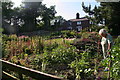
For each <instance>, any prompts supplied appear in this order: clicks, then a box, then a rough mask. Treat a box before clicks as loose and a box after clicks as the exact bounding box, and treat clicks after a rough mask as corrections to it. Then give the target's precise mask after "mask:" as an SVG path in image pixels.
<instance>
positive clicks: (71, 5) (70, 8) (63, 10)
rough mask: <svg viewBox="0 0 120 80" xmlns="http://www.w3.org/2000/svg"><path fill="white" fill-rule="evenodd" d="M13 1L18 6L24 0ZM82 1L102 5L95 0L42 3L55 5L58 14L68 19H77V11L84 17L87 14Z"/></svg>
mask: <svg viewBox="0 0 120 80" xmlns="http://www.w3.org/2000/svg"><path fill="white" fill-rule="evenodd" d="M11 1H13V2H14V3H15V7H16V6H19V5H20V4H21V1H22V0H11ZM33 1H35V0H33ZM37 1H38V0H37ZM39 1H41V0H39ZM82 2H84V4H85V5H86V6H89V4H91V6H92V8H93V7H94V6H95V5H96V6H99V5H100V3H99V2H97V1H95V0H43V1H42V3H43V4H46V6H47V7H50V6H52V5H55V10H56V11H57V14H56V16H62V17H63V18H64V19H66V20H69V19H75V18H76V13H79V14H80V17H84V16H85V15H87V14H86V13H85V12H84V11H83V8H82V5H81V4H82Z"/></svg>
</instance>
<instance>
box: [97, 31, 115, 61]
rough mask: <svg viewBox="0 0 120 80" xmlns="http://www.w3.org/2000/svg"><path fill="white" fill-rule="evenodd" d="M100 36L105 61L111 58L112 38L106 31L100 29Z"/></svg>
mask: <svg viewBox="0 0 120 80" xmlns="http://www.w3.org/2000/svg"><path fill="white" fill-rule="evenodd" d="M99 35H101V36H102V39H101V45H102V51H103V57H104V59H105V58H106V57H108V56H110V49H111V47H112V43H113V40H112V36H111V35H110V34H108V33H107V31H106V30H105V29H100V31H99Z"/></svg>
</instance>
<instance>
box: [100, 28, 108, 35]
mask: <svg viewBox="0 0 120 80" xmlns="http://www.w3.org/2000/svg"><path fill="white" fill-rule="evenodd" d="M99 35H101V36H103V37H106V36H107V31H106V30H105V29H100V31H99Z"/></svg>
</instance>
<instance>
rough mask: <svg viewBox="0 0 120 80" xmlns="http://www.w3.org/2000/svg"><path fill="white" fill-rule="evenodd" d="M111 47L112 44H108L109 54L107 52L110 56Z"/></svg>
mask: <svg viewBox="0 0 120 80" xmlns="http://www.w3.org/2000/svg"><path fill="white" fill-rule="evenodd" d="M111 46H112V43H108V49H107V50H108V52H107V54H110V51H109V50H110V49H111Z"/></svg>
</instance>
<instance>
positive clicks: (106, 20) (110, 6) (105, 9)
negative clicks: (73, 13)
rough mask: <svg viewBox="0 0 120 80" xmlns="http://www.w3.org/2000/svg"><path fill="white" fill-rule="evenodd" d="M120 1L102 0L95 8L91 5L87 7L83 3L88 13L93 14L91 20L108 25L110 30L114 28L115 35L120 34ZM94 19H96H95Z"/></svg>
mask: <svg viewBox="0 0 120 80" xmlns="http://www.w3.org/2000/svg"><path fill="white" fill-rule="evenodd" d="M118 6H120V2H116V3H115V2H114V3H113V2H107V3H105V2H101V3H100V6H98V7H96V6H95V7H94V9H93V10H91V9H90V6H89V7H86V6H85V5H84V3H83V4H82V7H83V10H84V12H86V13H89V14H91V13H92V15H93V17H92V18H91V21H92V22H93V23H95V24H103V25H105V26H107V27H108V29H109V30H111V29H112V32H111V33H112V34H113V35H119V34H120V22H119V19H120V14H119V13H120V8H119V7H118ZM93 20H94V21H93Z"/></svg>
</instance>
